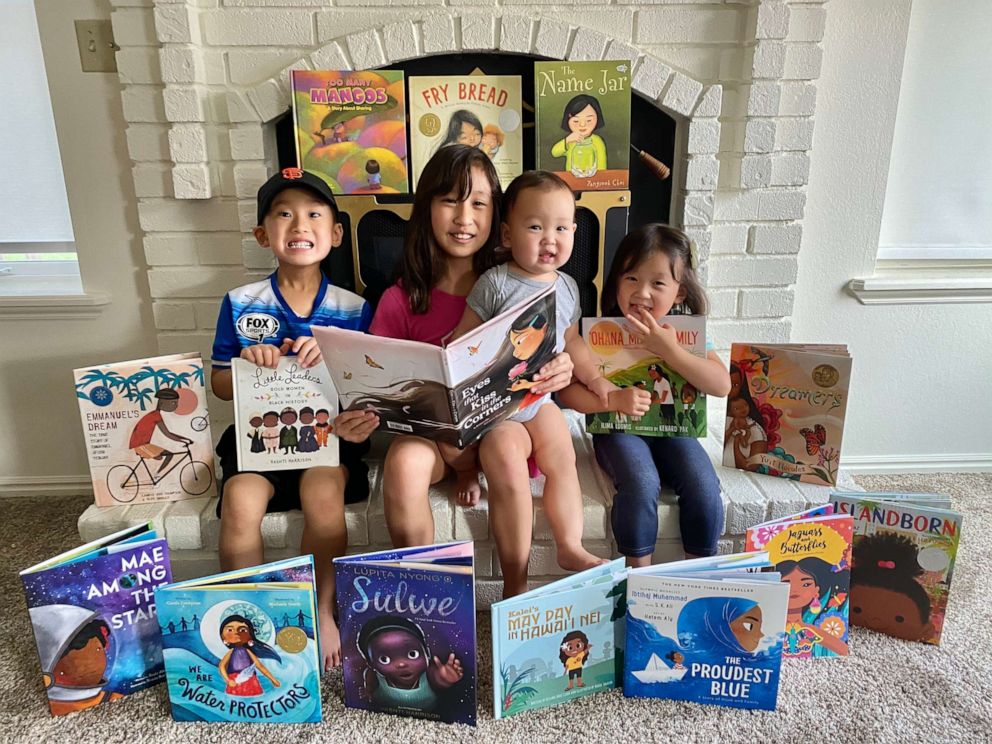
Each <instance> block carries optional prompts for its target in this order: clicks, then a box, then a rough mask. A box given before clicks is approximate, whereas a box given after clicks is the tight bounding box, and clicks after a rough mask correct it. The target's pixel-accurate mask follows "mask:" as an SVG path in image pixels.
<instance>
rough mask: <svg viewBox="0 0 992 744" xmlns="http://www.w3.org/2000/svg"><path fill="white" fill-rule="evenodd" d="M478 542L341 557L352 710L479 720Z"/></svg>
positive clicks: (347, 695)
mask: <svg viewBox="0 0 992 744" xmlns="http://www.w3.org/2000/svg"><path fill="white" fill-rule="evenodd" d="M473 561H474V554H473V547H472V543H471V542H458V543H445V544H439V545H433V546H424V547H416V548H403V549H398V550H387V551H381V552H377V553H366V554H364V555H352V556H346V557H343V558H335V559H334V569H335V575H336V586H337V600H338V616H339V618H340V619H339V623H338V624H339V627H340V630H341V651H342V655H343V666H344V702H345V705H346V706H348V707H349V708H359V709H363V710H371V711H376V712H380V713H392V714H395V715H401V716H411V717H414V718H424V719H428V720H435V721H443V722H445V723H466V724H469V725H472V726H474V725H475V718H476V712H475V704H476V689H477V680H476V675H477V668H476V658H475V653H476V637H475V572H474V568H473Z"/></svg>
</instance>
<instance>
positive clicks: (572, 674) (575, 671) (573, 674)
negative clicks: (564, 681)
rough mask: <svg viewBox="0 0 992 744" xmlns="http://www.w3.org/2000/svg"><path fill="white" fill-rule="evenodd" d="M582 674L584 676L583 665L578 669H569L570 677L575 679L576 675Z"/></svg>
mask: <svg viewBox="0 0 992 744" xmlns="http://www.w3.org/2000/svg"><path fill="white" fill-rule="evenodd" d="M581 676H582V667H579V668H578V669H569V670H568V678H569V679H575V678H576V677H581Z"/></svg>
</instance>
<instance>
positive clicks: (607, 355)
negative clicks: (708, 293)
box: [582, 315, 706, 437]
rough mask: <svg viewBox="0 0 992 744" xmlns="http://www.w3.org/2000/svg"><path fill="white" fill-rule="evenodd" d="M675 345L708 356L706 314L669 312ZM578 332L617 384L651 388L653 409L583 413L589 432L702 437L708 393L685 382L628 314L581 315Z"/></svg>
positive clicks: (601, 370) (605, 373)
mask: <svg viewBox="0 0 992 744" xmlns="http://www.w3.org/2000/svg"><path fill="white" fill-rule="evenodd" d="M664 321H665V323H667V324H669V325H670V326H672V327H673V328H674V329H675V333H676V335H677V337H678V341H679V344H680V345H681V346H682V347H683V348H684V349H685V350H686V351H688V352H690V353H691V354H695V355H696V356H700V357H703V356H706V319H705V318H704V317H703V316H694V315H671V316H667V317H666V318H665V319H664ZM582 336H583V337H584V338H585V340H586V344H587V345H588V346H589V349H590V351H591V352H592V355H593V359H594V360H595V362H596V365H597V366H598V368H599V370H600V372H602V373H603V375H604V376H605V377H606V379H608V380H609V381H610V382H612V383H613V384H614V385H617V386H618V387H622V388H624V387H640V388H642V389H644V390H647V391H648V392H650V393H651V408H650V409H649V410H648V412H647V413H646V414H645V415H644V416H641V417H640V418H631V417H630V416H627V415H626V414H623V413H619V412H618V411H607V412H605V413H594V414H590V415H589V416H587V417H586V430H587V431H589V432H590V433H591V434H608V433H610V432H612V431H623V432H627V433H630V434H640V435H642V436H649V437H705V436H706V396H705V395H704V394H703V393H701V392H699V391H698V390H696V388H695V386H693V385H691V384H690V383H688V382H686V380H685V378H684V377H682V376H681V375H680V374H679V373H678V372H676V371H675V370H673V369H671V368H670V367H669V366H668V365H667V364H665V363H664V362H662V361H661V359H659V358H658V357H657V356H656V355H655V354H653V353H652V352H650V351H648V350H647V349H646V348H644V337H643V336H641V335H640V334H638V333H636V332H635V331H634V330H633V328H631V326H630V323H629V322H628V321H627V320H626V318H583V319H582Z"/></svg>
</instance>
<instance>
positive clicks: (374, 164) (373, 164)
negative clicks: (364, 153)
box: [365, 158, 381, 174]
mask: <svg viewBox="0 0 992 744" xmlns="http://www.w3.org/2000/svg"><path fill="white" fill-rule="evenodd" d="M380 170H381V168H380V167H379V161H378V160H376V159H374V158H373V159H372V160H366V161H365V172H366V173H369V174H372V173H378V172H379V171H380Z"/></svg>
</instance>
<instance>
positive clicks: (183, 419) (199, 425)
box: [73, 354, 216, 506]
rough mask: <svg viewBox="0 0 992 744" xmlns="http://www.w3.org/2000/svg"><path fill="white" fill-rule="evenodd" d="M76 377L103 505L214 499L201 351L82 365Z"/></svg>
mask: <svg viewBox="0 0 992 744" xmlns="http://www.w3.org/2000/svg"><path fill="white" fill-rule="evenodd" d="M73 376H74V377H75V382H76V398H77V399H78V400H79V415H80V417H81V418H82V421H83V435H84V437H85V440H86V455H87V457H88V458H89V465H90V477H91V478H92V479H93V494H94V499H95V502H96V505H97V506H115V505H118V504H143V503H149V502H153V501H178V500H180V499H190V498H195V497H197V496H213V495H215V491H216V488H215V484H214V447H213V440H212V439H211V437H210V421H209V418H208V414H207V398H206V391H205V389H204V376H203V362H202V361H201V360H200V355H199V354H172V355H169V356H161V357H154V358H151V359H141V360H134V361H129V362H119V363H116V364H104V365H100V366H98V367H83V368H81V369H76V370H73Z"/></svg>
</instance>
